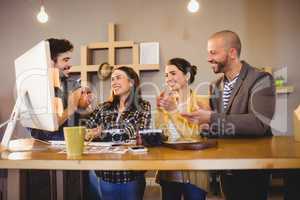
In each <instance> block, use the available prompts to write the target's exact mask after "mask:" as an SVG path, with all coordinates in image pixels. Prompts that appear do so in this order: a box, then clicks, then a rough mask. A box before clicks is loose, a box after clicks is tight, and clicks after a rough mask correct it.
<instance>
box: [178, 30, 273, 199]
mask: <svg viewBox="0 0 300 200" xmlns="http://www.w3.org/2000/svg"><path fill="white" fill-rule="evenodd" d="M207 51H208V62H209V63H210V64H211V67H212V70H213V71H214V73H222V74H223V76H222V77H221V78H219V79H218V80H217V81H215V82H213V83H212V84H211V86H210V95H211V99H210V104H211V107H212V111H207V110H202V109H199V110H197V111H196V112H193V113H182V115H183V116H185V117H186V118H188V120H189V121H191V122H194V123H201V124H202V123H206V124H208V125H209V126H208V127H209V130H208V131H207V133H208V135H212V136H216V137H253V136H254V137H260V136H271V135H272V132H271V128H270V122H271V120H272V118H273V115H274V110H275V87H274V81H273V77H272V76H271V75H270V74H269V73H266V72H262V71H259V70H257V69H255V68H253V67H252V66H250V65H249V64H248V63H246V62H245V61H241V60H240V54H241V41H240V39H239V36H238V35H237V34H236V33H234V32H232V31H228V30H225V31H220V32H217V33H215V34H213V35H212V36H211V37H210V38H209V40H208V44H207ZM208 127H206V128H208ZM221 181H222V189H223V192H224V194H225V197H226V199H227V200H241V199H243V200H254V199H255V200H266V199H267V189H268V186H269V174H267V173H265V172H263V171H252V170H246V171H239V170H237V171H225V172H224V173H222V175H221Z"/></svg>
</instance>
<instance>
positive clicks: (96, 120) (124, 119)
mask: <svg viewBox="0 0 300 200" xmlns="http://www.w3.org/2000/svg"><path fill="white" fill-rule="evenodd" d="M118 115H119V113H118V110H117V109H112V108H111V103H110V102H105V103H103V104H99V105H98V106H97V107H96V109H95V110H94V111H93V113H92V114H91V115H90V118H89V119H88V120H87V122H86V126H87V128H95V127H97V126H99V125H100V126H101V128H102V130H105V129H106V130H107V129H115V128H118V129H124V130H125V133H126V134H128V136H129V138H135V133H136V130H137V129H139V130H141V129H147V128H149V127H150V123H151V106H150V103H149V102H147V101H144V100H140V101H139V105H138V109H137V110H136V109H129V110H126V111H124V112H123V113H122V114H121V115H120V116H119V117H118ZM144 173H145V171H96V174H97V176H98V177H101V178H102V180H104V181H107V182H111V183H127V182H130V181H133V180H136V179H137V178H139V177H140V176H143V175H144Z"/></svg>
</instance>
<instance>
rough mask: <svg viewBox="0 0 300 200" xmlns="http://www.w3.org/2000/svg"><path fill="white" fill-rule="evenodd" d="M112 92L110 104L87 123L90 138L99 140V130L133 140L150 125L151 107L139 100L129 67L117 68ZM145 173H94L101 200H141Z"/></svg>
mask: <svg viewBox="0 0 300 200" xmlns="http://www.w3.org/2000/svg"><path fill="white" fill-rule="evenodd" d="M111 88H112V98H111V100H109V101H107V102H104V103H102V104H99V105H98V106H97V107H96V109H95V110H94V111H93V113H92V114H91V116H90V118H89V120H88V121H87V124H86V125H87V128H89V129H93V131H92V134H94V135H93V136H95V135H96V134H97V135H98V136H100V137H101V135H100V133H101V130H109V129H121V130H125V135H126V136H125V137H121V140H125V139H130V138H135V134H136V130H141V129H147V128H149V127H150V121H151V106H150V103H149V102H147V101H145V100H143V99H142V98H141V91H140V80H139V77H138V75H137V74H136V72H135V71H134V70H133V69H132V68H130V67H125V66H123V67H119V68H117V69H115V70H114V71H113V73H112V76H111ZM111 139H112V140H113V139H114V138H113V137H111ZM119 139H120V138H119ZM144 173H145V171H96V175H97V176H98V178H99V179H98V180H99V182H98V183H99V186H100V194H101V197H102V199H104V200H110V199H112V200H113V199H122V200H123V199H124V200H125V199H130V200H141V199H143V195H144V189H145V177H144Z"/></svg>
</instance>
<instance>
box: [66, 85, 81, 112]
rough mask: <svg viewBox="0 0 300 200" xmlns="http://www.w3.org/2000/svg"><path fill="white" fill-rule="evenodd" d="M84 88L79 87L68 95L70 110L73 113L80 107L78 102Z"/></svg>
mask: <svg viewBox="0 0 300 200" xmlns="http://www.w3.org/2000/svg"><path fill="white" fill-rule="evenodd" d="M82 91H83V89H82V88H78V89H76V90H74V91H73V92H72V93H71V94H70V95H69V97H68V112H69V113H70V115H71V114H73V113H74V112H75V111H76V110H77V108H78V103H79V99H80V97H81V95H82Z"/></svg>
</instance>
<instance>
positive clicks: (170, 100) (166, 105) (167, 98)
mask: <svg viewBox="0 0 300 200" xmlns="http://www.w3.org/2000/svg"><path fill="white" fill-rule="evenodd" d="M156 105H157V107H158V108H163V109H165V110H166V111H168V112H173V111H176V110H177V102H176V99H175V97H174V96H173V95H171V94H167V93H165V92H162V93H161V94H160V95H159V96H158V97H157V98H156Z"/></svg>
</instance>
